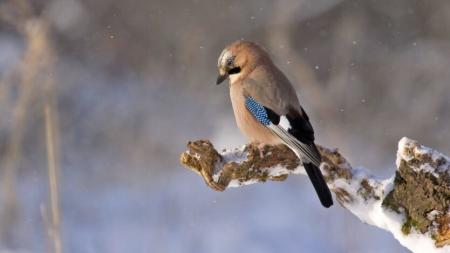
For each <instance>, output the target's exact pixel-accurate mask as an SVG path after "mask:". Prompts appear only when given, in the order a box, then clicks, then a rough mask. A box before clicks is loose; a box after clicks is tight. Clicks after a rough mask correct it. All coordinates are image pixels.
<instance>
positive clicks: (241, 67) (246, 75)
mask: <svg viewBox="0 0 450 253" xmlns="http://www.w3.org/2000/svg"><path fill="white" fill-rule="evenodd" d="M217 65H218V70H219V76H218V77H217V81H216V84H217V85H219V84H221V83H222V82H223V81H225V80H226V79H228V80H229V83H230V98H231V104H232V107H233V112H234V116H235V119H236V124H237V126H238V128H239V129H240V130H241V132H242V133H243V134H244V135H245V136H246V137H247V138H248V139H249V140H250V141H251V142H254V143H259V144H260V145H277V144H284V145H286V146H288V147H289V148H290V149H291V150H292V151H293V152H294V153H295V154H296V155H297V157H298V158H299V159H300V161H301V162H302V164H303V167H304V168H305V171H306V173H307V175H308V177H309V179H310V181H311V182H312V185H313V186H314V189H315V191H316V192H317V195H318V197H319V200H320V202H321V204H322V205H323V206H324V207H326V208H328V207H330V206H332V205H333V198H332V196H331V192H330V189H329V188H328V186H327V184H326V182H325V180H324V177H323V175H322V172H321V171H320V169H319V167H320V164H321V161H322V158H321V155H320V153H319V151H318V149H317V147H316V145H315V143H314V130H313V127H312V125H311V123H310V121H309V117H308V115H307V114H306V112H305V110H304V109H303V107H302V106H301V105H300V102H299V99H298V97H297V94H296V91H295V89H294V87H293V86H292V84H291V83H290V82H289V80H288V78H287V77H286V76H285V75H284V74H283V72H282V71H281V70H280V69H279V68H278V67H277V66H276V65H275V64H274V62H273V61H272V60H271V59H270V57H269V54H268V53H267V52H266V51H265V50H264V49H263V48H262V47H260V46H259V45H257V44H256V43H254V42H250V41H245V40H238V41H236V42H233V43H231V44H229V45H228V46H226V47H225V48H224V49H223V51H222V52H221V54H220V56H219V59H218V63H217Z"/></svg>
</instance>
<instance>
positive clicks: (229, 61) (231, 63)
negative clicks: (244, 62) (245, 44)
mask: <svg viewBox="0 0 450 253" xmlns="http://www.w3.org/2000/svg"><path fill="white" fill-rule="evenodd" d="M231 65H233V59H231V58H229V59H228V60H227V66H231Z"/></svg>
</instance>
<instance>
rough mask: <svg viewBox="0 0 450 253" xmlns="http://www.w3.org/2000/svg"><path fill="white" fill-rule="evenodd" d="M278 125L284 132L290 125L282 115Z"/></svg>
mask: <svg viewBox="0 0 450 253" xmlns="http://www.w3.org/2000/svg"><path fill="white" fill-rule="evenodd" d="M278 125H279V126H281V127H282V128H284V129H285V130H289V129H291V123H289V120H288V119H287V118H286V116H284V115H281V117H280V123H278Z"/></svg>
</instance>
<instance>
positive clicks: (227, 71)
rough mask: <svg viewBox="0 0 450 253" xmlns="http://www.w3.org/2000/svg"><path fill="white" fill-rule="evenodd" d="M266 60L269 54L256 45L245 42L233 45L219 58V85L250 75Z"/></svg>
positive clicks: (240, 41)
mask: <svg viewBox="0 0 450 253" xmlns="http://www.w3.org/2000/svg"><path fill="white" fill-rule="evenodd" d="M264 59H268V57H267V53H266V52H265V51H264V50H263V49H262V48H261V47H259V46H258V45H256V44H255V43H252V42H248V41H243V40H239V41H236V42H233V43H231V44H230V45H228V46H227V47H225V49H224V50H223V51H222V53H221V54H220V56H219V60H218V62H217V67H218V68H219V76H218V77H217V84H220V83H222V82H223V81H225V79H227V78H228V77H230V78H237V77H239V76H241V75H244V74H248V73H250V72H251V71H252V70H253V69H254V68H255V67H256V66H257V65H258V64H259V63H261V62H262V61H264ZM231 80H233V79H231Z"/></svg>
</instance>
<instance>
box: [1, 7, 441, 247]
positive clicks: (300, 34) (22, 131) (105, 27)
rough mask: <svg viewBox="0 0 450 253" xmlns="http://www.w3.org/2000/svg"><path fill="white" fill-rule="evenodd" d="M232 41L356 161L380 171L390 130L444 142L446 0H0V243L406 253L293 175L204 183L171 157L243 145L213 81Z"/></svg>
mask: <svg viewBox="0 0 450 253" xmlns="http://www.w3.org/2000/svg"><path fill="white" fill-rule="evenodd" d="M238 39H247V40H252V41H255V42H257V43H259V44H260V45H262V46H263V47H264V48H266V49H267V50H268V51H269V52H270V55H271V56H272V58H273V60H274V61H275V63H276V64H277V65H278V66H279V67H280V68H281V69H282V70H283V71H284V72H285V73H286V75H287V76H288V77H289V79H290V80H291V81H292V83H293V85H294V86H295V88H296V90H297V92H298V95H299V97H300V99H301V101H302V103H303V105H304V107H305V110H306V111H307V112H308V113H309V115H310V118H311V120H312V123H313V125H314V127H315V130H316V138H317V141H318V143H320V144H323V145H326V146H329V147H338V148H339V149H340V151H341V152H342V153H343V154H344V155H345V156H346V157H347V158H348V159H349V161H350V162H351V163H352V164H353V165H354V166H360V167H366V168H368V169H369V170H370V171H372V172H373V174H375V175H378V176H380V177H387V176H389V175H392V173H393V170H394V167H395V166H394V162H395V152H396V149H397V142H398V140H399V139H400V138H401V137H402V136H408V137H410V138H413V139H416V140H418V141H420V142H421V143H423V144H425V145H427V146H430V147H433V148H436V149H438V150H440V151H441V152H443V153H446V154H449V153H450V152H449V150H450V128H449V126H450V110H449V109H450V71H449V66H450V2H449V1H443V0H441V1H439V0H428V1H419V0H417V1H413V0H397V1H390V0H369V1H362V0H319V1H312V0H309V1H308V0H300V1H299V0H281V1H268V0H262V1H261V0H253V1H245V2H243V1H224V0H208V1H206V0H188V1H175V0H164V1H160V0H150V1H145V0H130V1H119V0H91V1H89V0H29V1H27V0H6V1H5V0H3V1H1V2H0V252H58V253H59V252H77V253H78V252H88V253H89V252H108V253H115V252H136V253H139V252H195V253H202V252H205V253H206V252H207V253H222V252H224V253H225V252H249V253H251V252H258V253H259V252H304V253H307V252H358V253H359V252H364V253H368V252H407V250H406V249H404V248H403V247H402V246H400V245H399V244H398V243H397V241H395V239H393V238H392V236H391V235H390V234H388V233H387V232H385V231H382V230H380V229H377V228H374V227H371V226H368V225H364V224H362V223H361V222H360V221H358V220H357V219H356V218H355V217H353V216H352V215H351V214H349V213H348V212H347V211H345V210H343V209H342V208H341V207H340V206H339V205H338V204H336V205H335V206H333V207H332V208H331V209H328V210H326V209H324V208H322V207H321V206H320V204H319V201H318V200H317V199H316V195H315V193H314V192H313V189H312V187H311V186H310V183H309V182H308V180H307V178H306V177H291V178H290V179H288V180H287V181H286V182H284V183H273V182H270V183H266V184H258V185H252V186H248V187H243V188H239V189H229V190H227V191H225V192H223V193H216V192H214V191H213V190H211V189H209V188H207V187H206V185H205V184H204V182H203V181H202V179H201V178H200V177H199V176H197V175H196V174H194V173H192V172H191V171H189V170H187V169H185V168H182V167H181V166H180V165H179V160H178V159H179V154H180V153H181V152H183V151H184V149H185V144H186V142H187V141H189V140H195V139H199V138H204V139H210V140H211V141H212V142H213V143H214V144H215V146H216V147H217V148H219V149H222V148H232V147H235V146H240V145H243V144H244V143H245V142H246V140H245V139H244V138H243V137H242V136H241V134H240V133H239V131H238V130H237V127H236V126H235V122H234V117H233V114H232V110H231V105H230V102H229V94H228V85H226V84H225V85H222V86H216V85H215V79H216V76H217V66H216V65H217V57H218V56H219V54H220V52H221V50H222V49H223V47H224V46H226V45H227V44H228V43H230V42H232V41H235V40H238Z"/></svg>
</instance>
